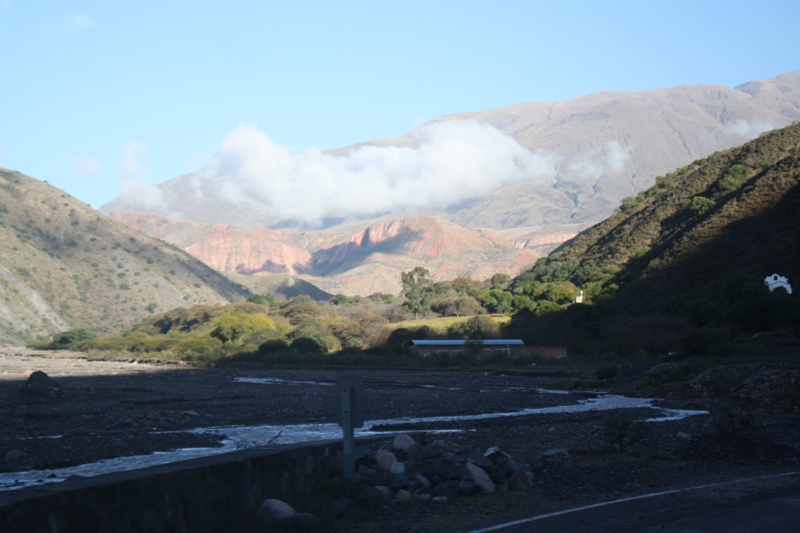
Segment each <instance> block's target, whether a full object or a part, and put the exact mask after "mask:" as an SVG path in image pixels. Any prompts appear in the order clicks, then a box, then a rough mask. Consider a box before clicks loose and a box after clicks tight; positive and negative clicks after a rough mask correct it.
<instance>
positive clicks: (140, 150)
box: [122, 141, 147, 181]
mask: <svg viewBox="0 0 800 533" xmlns="http://www.w3.org/2000/svg"><path fill="white" fill-rule="evenodd" d="M146 153H147V147H146V146H145V145H143V144H140V143H138V142H136V141H129V142H127V143H126V144H125V146H123V147H122V177H123V178H125V179H127V180H138V181H143V180H144V179H145V178H146V177H147V172H146V171H145V170H144V169H143V168H142V166H141V165H140V164H139V158H140V157H141V156H143V155H144V154H146Z"/></svg>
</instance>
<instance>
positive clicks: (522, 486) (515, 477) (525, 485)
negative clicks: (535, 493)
mask: <svg viewBox="0 0 800 533" xmlns="http://www.w3.org/2000/svg"><path fill="white" fill-rule="evenodd" d="M532 488H533V474H531V473H530V472H525V471H522V470H519V471H517V472H514V473H513V474H511V475H510V476H509V477H508V490H530V489H532Z"/></svg>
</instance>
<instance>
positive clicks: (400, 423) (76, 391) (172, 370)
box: [0, 348, 800, 531]
mask: <svg viewBox="0 0 800 533" xmlns="http://www.w3.org/2000/svg"><path fill="white" fill-rule="evenodd" d="M37 370H41V371H44V372H45V373H46V374H47V375H48V376H49V377H50V378H52V379H53V380H54V381H55V382H56V383H57V384H58V385H59V386H60V388H61V395H60V396H59V397H57V398H52V399H43V398H31V397H26V396H25V395H22V394H20V392H19V391H20V389H21V388H22V386H23V384H24V383H25V381H26V380H27V379H28V377H29V376H30V375H31V374H32V373H33V372H35V371H37ZM347 372H349V373H352V372H355V373H358V374H359V375H361V376H362V377H363V378H364V383H365V392H364V399H365V419H367V420H368V421H382V422H381V423H378V424H376V425H375V427H373V429H374V430H382V431H387V432H388V433H387V434H396V433H400V432H402V433H408V432H414V433H424V434H429V435H430V437H429V438H434V437H433V435H436V436H435V438H439V439H444V440H447V441H448V442H450V443H452V444H453V445H455V446H457V447H459V448H461V449H464V450H470V449H475V450H478V451H482V450H485V449H486V448H488V447H490V446H498V447H500V448H501V449H502V450H503V451H504V452H506V453H508V454H509V455H510V456H512V457H513V458H515V459H516V460H517V461H520V462H525V463H528V464H531V465H534V466H535V468H534V479H535V487H534V489H533V490H528V491H524V492H515V493H511V492H509V493H504V494H495V495H484V496H469V497H463V498H457V500H454V501H453V502H448V503H447V504H432V503H420V502H415V503H413V504H395V503H391V502H390V503H389V504H387V505H385V506H382V507H381V508H378V509H371V510H369V511H368V512H365V513H362V514H360V515H359V516H358V517H357V518H348V519H345V520H343V521H341V522H338V523H337V524H336V525H335V528H336V530H338V531H409V530H412V531H468V530H470V529H473V528H475V527H477V526H479V525H482V524H486V523H491V522H492V521H496V520H498V519H500V518H515V517H519V516H526V515H529V514H531V513H534V512H540V511H546V510H553V509H562V508H565V507H569V506H575V505H580V504H582V503H586V502H594V501H602V500H604V499H613V498H616V497H624V496H627V495H632V494H641V493H645V492H648V491H657V490H663V489H666V488H671V487H676V486H684V485H687V484H690V483H693V482H698V483H699V482H701V481H702V482H707V481H708V480H711V479H719V480H724V479H730V478H732V477H734V476H739V475H745V474H746V475H758V474H763V473H773V472H778V471H784V470H787V469H791V468H793V467H796V466H797V463H798V449H799V448H798V446H800V421H799V420H798V418H799V417H798V416H797V415H796V414H795V413H794V412H787V410H785V409H784V410H777V409H766V410H764V409H752V410H747V411H746V415H741V416H742V417H743V418H742V419H743V420H744V419H745V418H746V420H747V426H748V427H747V428H746V429H747V431H739V432H738V433H735V434H731V433H724V432H723V431H722V428H721V423H720V420H721V417H722V418H724V417H725V416H728V413H729V410H728V404H727V403H726V402H725V401H724V400H721V399H719V398H717V397H712V396H705V397H704V396H699V397H692V398H681V397H675V396H672V397H671V398H670V399H669V400H666V401H655V402H653V403H652V404H651V405H649V406H648V405H638V406H627V407H625V408H624V409H609V410H578V409H577V408H574V406H581V405H582V406H586V405H592V404H597V402H598V401H599V400H600V399H602V398H603V396H602V394H601V396H600V398H598V392H601V393H602V392H603V391H602V390H600V389H598V388H597V387H587V386H584V387H576V386H575V385H576V383H579V384H580V383H583V384H584V385H586V383H587V381H586V378H587V377H591V376H587V375H582V373H581V372H579V371H574V370H573V371H570V370H569V369H566V368H563V367H561V366H558V365H554V366H553V367H552V368H546V367H535V368H531V369H527V370H525V371H524V372H521V371H520V370H519V369H510V370H503V369H493V370H482V371H451V370H447V371H444V370H425V371H410V370H361V371H357V372H356V371H347ZM339 375H340V371H339V370H328V369H302V370H290V369H271V368H261V367H256V366H237V367H222V368H196V367H189V366H184V365H174V364H172V365H157V364H142V363H136V362H121V361H113V362H109V361H88V360H86V359H85V358H84V356H83V355H82V354H76V353H72V352H37V351H31V350H25V349H17V348H3V349H0V476H2V475H6V476H7V475H13V473H14V472H21V471H27V470H42V471H47V470H48V469H56V468H64V467H70V466H73V465H80V464H85V463H92V462H96V461H99V460H102V459H109V458H114V457H121V456H132V455H140V454H148V453H151V452H155V451H169V450H174V449H177V448H198V447H221V446H223V444H225V442H224V441H225V436H224V434H223V433H224V431H223V432H222V433H220V432H198V431H191V432H190V431H188V430H194V429H197V428H208V427H221V426H263V425H266V426H269V427H271V428H278V427H281V426H285V425H295V426H297V425H306V424H309V425H312V424H313V425H326V424H330V423H333V422H334V421H335V416H336V414H335V410H334V409H335V408H334V405H335V403H334V401H333V399H334V398H333V395H334V390H333V387H332V385H333V384H334V383H335V382H336V379H337V378H338V376H339ZM589 383H590V384H592V383H591V382H589ZM594 385H597V384H596V383H594ZM600 385H602V384H600ZM640 392H641V391H640ZM559 406H568V407H569V406H573V409H574V410H573V411H570V410H569V409H567V410H564V411H562V412H559V411H558V410H557V409H552V408H557V407H559ZM664 409H672V410H689V411H693V412H694V414H692V416H683V417H681V416H675V417H673V418H674V419H672V420H662V421H653V422H647V423H645V424H641V425H642V426H646V429H645V430H642V431H640V432H639V433H636V432H630V433H629V435H628V437H629V438H628V439H623V440H621V441H620V443H621V447H622V449H621V450H620V449H617V447H615V446H614V442H613V439H612V440H609V436H610V435H609V433H610V429H609V427H610V426H609V418H610V417H613V416H616V415H618V414H619V413H620V412H624V413H625V414H627V415H629V416H630V417H631V418H633V419H638V420H647V419H658V418H670V417H668V416H666V417H665V414H669V413H673V414H674V413H675V411H665V410H664ZM524 410H531V411H529V412H528V413H527V414H526V413H525V412H523V413H521V414H520V412H521V411H524ZM703 411H704V412H707V414H698V412H703ZM492 413H495V414H497V413H515V415H514V416H489V415H491V414H492ZM480 414H484V415H486V417H485V418H481V417H476V416H475V415H480ZM454 417H455V418H456V419H453V418H454ZM457 417H466V418H468V419H466V420H464V419H458V418H457ZM728 418H730V416H728ZM726 420H727V419H726ZM638 425H639V424H637V426H638ZM326 427H327V426H326ZM438 431H441V432H442V433H441V434H437V433H435V432H438ZM279 433H280V430H278V432H274V434H269V435H264V438H267V439H272V438H276V440H275V442H276V443H280V442H281V441H280V439H281V438H285V437H283V436H282V435H281V434H279ZM630 437H633V438H630ZM387 438H388V437H387ZM228 445H229V443H228ZM240 445H241V446H245V445H246V443H245V442H242V443H240ZM553 449H563V450H567V454H566V456H567V457H568V460H565V461H560V462H558V463H549V464H541V461H540V457H541V455H542V454H543V453H544V452H547V451H548V450H553Z"/></svg>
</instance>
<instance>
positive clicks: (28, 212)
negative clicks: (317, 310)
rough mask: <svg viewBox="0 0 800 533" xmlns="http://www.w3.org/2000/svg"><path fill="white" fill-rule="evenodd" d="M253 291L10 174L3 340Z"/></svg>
mask: <svg viewBox="0 0 800 533" xmlns="http://www.w3.org/2000/svg"><path fill="white" fill-rule="evenodd" d="M248 295H249V291H248V290H247V289H246V288H244V287H242V286H241V285H239V284H237V283H235V282H233V281H231V280H229V279H227V278H225V277H224V276H222V275H220V274H219V273H217V272H215V271H214V270H212V269H211V268H209V267H207V266H206V265H204V264H203V263H201V262H199V261H197V260H196V259H194V258H193V257H191V256H190V255H188V254H187V253H185V252H183V251H181V250H178V249H177V248H175V247H173V246H171V245H169V244H166V243H164V242H162V241H159V240H157V239H153V238H151V237H148V236H146V235H143V234H141V233H139V232H138V231H135V230H133V229H132V228H129V227H127V226H125V225H124V224H121V223H119V222H117V221H115V220H112V219H110V218H108V217H106V216H105V215H103V214H101V213H99V212H97V211H95V210H93V209H91V208H90V207H88V206H87V205H85V204H83V203H81V202H80V201H78V200H76V199H75V198H73V197H71V196H69V195H68V194H66V193H64V192H62V191H61V190H59V189H56V188H55V187H53V186H51V185H48V184H47V183H45V182H41V181H39V180H35V179H33V178H30V177H28V176H25V175H23V174H20V173H18V172H14V171H10V170H6V169H1V168H0V343H2V344H8V343H11V344H20V343H23V342H26V341H29V340H31V339H34V338H36V337H39V336H43V335H49V334H52V333H54V332H57V331H63V330H66V329H70V328H84V329H88V330H91V331H95V332H107V331H112V330H115V329H122V328H125V327H128V326H130V325H132V324H134V323H136V322H138V321H140V320H141V319H142V318H144V317H145V316H149V315H150V314H152V313H155V312H157V311H160V312H163V311H166V310H169V309H172V308H175V307H178V306H186V305H189V304H195V303H204V304H214V303H230V302H239V301H242V300H244V299H245V298H247V296H248Z"/></svg>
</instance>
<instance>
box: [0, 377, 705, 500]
mask: <svg viewBox="0 0 800 533" xmlns="http://www.w3.org/2000/svg"><path fill="white" fill-rule="evenodd" d="M236 381H238V382H243V383H263V384H277V383H281V382H283V383H287V382H284V381H282V380H271V379H265V378H236ZM288 383H296V384H316V385H326V386H327V385H332V384H329V383H323V382H305V381H296V382H291V381H290V382H288ZM535 390H537V392H540V393H546V394H547V393H549V394H564V392H563V391H555V390H554V391H550V390H545V389H535ZM654 401H656V400H655V399H652V398H628V397H626V396H616V395H612V394H601V395H599V396H598V397H597V398H591V399H585V400H579V401H578V403H577V404H573V405H559V406H554V407H540V408H531V409H522V410H519V411H510V412H497V413H480V414H469V415H453V416H430V417H414V418H395V419H387V420H370V421H366V422H365V423H364V427H363V428H360V429H357V430H356V432H355V433H356V436H357V437H365V436H370V435H379V434H381V433H385V432H382V431H380V430H378V429H375V428H379V427H381V426H385V425H392V426H402V425H412V424H425V423H436V422H470V421H474V420H487V419H492V418H505V417H514V416H532V415H539V414H550V413H580V412H586V411H609V410H612V409H637V408H650V409H655V410H657V411H659V412H660V414H661V415H662V416H659V417H656V418H648V419H646V420H645V421H646V422H663V421H669V420H680V419H681V418H686V417H688V416H695V415H704V414H708V411H691V410H679V409H666V408H663V407H657V406H654V405H652V404H653V402H654ZM468 430H469V428H464V429H462V430H438V432H453V431H468ZM425 431H426V432H428V433H433V432H436V430H434V431H428V430H425ZM186 432H188V433H195V434H207V435H219V436H220V437H223V440H222V442H221V444H222V446H221V447H216V448H184V449H178V450H172V451H168V452H154V453H152V454H148V455H134V456H128V457H117V458H114V459H104V460H102V461H97V462H95V463H88V464H83V465H78V466H70V467H65V468H54V469H51V470H31V471H27V472H9V473H4V474H0V491H4V490H15V489H21V488H25V487H31V486H37V485H43V484H47V483H55V482H59V481H63V480H64V479H66V478H68V477H69V476H84V477H90V476H97V475H100V474H108V473H111V472H123V471H128V470H136V469H139V468H145V467H149V466H155V465H162V464H166V463H174V462H177V461H184V460H187V459H194V458H197V457H205V456H210V455H218V454H222V453H228V452H232V451H235V450H241V449H247V448H258V447H264V446H269V445H272V444H293V443H300V442H311V441H319V440H331V439H337V438H341V435H342V431H341V428H340V427H339V426H338V425H337V424H335V423H325V424H292V425H263V426H217V427H203V428H196V429H191V430H187V431H186ZM389 433H392V434H395V433H397V430H393V431H391V432H389ZM42 438H58V437H52V436H51V437H42Z"/></svg>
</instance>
